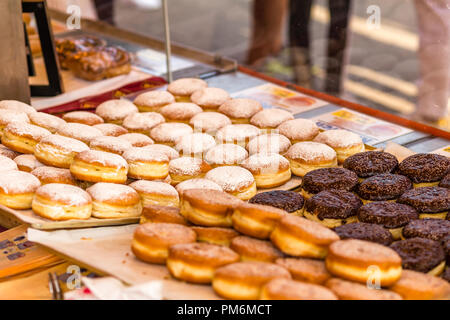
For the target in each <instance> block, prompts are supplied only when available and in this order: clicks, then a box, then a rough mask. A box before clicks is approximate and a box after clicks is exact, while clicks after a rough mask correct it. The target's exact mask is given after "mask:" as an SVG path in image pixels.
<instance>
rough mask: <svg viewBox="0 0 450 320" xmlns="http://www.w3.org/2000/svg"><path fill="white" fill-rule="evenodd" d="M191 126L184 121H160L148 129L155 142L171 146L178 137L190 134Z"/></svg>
mask: <svg viewBox="0 0 450 320" xmlns="http://www.w3.org/2000/svg"><path fill="white" fill-rule="evenodd" d="M192 132H193V130H192V128H191V127H190V126H189V125H187V124H185V123H176V122H168V123H161V124H159V125H157V126H156V127H154V128H153V129H152V130H151V131H150V136H151V137H152V139H153V140H155V141H156V142H157V143H160V144H165V145H168V146H170V147H173V146H174V145H175V144H176V142H177V140H178V139H179V138H180V137H183V136H185V135H188V134H191V133H192Z"/></svg>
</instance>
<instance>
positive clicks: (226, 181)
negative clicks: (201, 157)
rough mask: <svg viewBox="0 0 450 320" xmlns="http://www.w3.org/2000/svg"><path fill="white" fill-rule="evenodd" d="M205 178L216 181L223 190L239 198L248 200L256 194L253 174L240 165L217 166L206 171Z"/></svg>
mask: <svg viewBox="0 0 450 320" xmlns="http://www.w3.org/2000/svg"><path fill="white" fill-rule="evenodd" d="M205 178H206V179H208V180H211V181H213V182H215V183H217V184H218V185H219V186H221V187H222V189H223V191H225V192H227V193H229V194H231V195H233V196H235V197H237V198H239V199H241V200H248V199H250V198H252V197H253V196H254V195H255V194H256V182H255V179H254V178H253V175H252V174H251V172H250V171H248V170H247V169H244V168H241V167H237V166H226V167H218V168H215V169H212V170H210V171H208V173H207V174H206V175H205Z"/></svg>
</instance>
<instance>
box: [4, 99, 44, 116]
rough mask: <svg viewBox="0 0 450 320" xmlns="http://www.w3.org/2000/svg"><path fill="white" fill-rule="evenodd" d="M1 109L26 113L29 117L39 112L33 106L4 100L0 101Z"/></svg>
mask: <svg viewBox="0 0 450 320" xmlns="http://www.w3.org/2000/svg"><path fill="white" fill-rule="evenodd" d="M0 109H10V110H11V109H12V110H16V111H22V112H25V113H26V114H27V115H29V114H32V113H35V112H37V111H36V109H35V108H33V107H32V106H30V105H28V104H26V103H23V102H20V101H16V100H2V101H0Z"/></svg>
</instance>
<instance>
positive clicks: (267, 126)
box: [250, 109, 294, 133]
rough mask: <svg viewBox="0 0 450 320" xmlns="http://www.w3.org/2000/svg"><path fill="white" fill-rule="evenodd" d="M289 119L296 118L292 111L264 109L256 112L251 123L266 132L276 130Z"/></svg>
mask: <svg viewBox="0 0 450 320" xmlns="http://www.w3.org/2000/svg"><path fill="white" fill-rule="evenodd" d="M288 120H294V116H293V115H292V113H290V112H289V111H286V110H281V109H264V110H262V111H260V112H258V113H257V114H255V115H254V116H253V117H252V118H251V119H250V123H251V124H252V125H254V126H256V127H258V128H260V129H262V130H263V131H265V132H266V133H270V132H271V131H274V130H275V129H276V128H277V127H278V126H279V125H280V124H282V123H283V122H286V121H288Z"/></svg>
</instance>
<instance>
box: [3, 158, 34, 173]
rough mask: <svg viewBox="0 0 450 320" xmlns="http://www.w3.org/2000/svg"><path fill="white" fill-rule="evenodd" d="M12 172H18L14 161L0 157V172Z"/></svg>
mask: <svg viewBox="0 0 450 320" xmlns="http://www.w3.org/2000/svg"><path fill="white" fill-rule="evenodd" d="M26 156H28V155H26ZM13 170H19V169H18V166H17V163H16V162H15V160H11V159H10V158H8V157H4V156H0V171H13ZM22 171H24V170H22Z"/></svg>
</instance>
